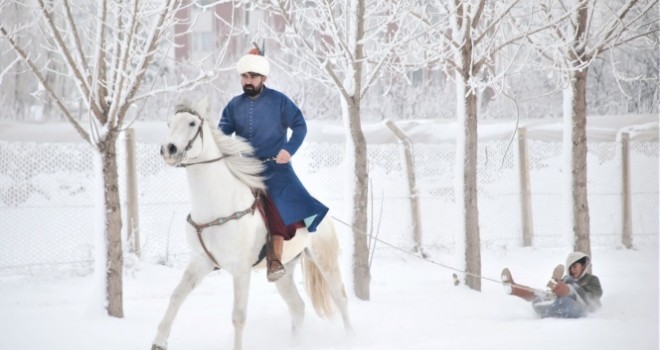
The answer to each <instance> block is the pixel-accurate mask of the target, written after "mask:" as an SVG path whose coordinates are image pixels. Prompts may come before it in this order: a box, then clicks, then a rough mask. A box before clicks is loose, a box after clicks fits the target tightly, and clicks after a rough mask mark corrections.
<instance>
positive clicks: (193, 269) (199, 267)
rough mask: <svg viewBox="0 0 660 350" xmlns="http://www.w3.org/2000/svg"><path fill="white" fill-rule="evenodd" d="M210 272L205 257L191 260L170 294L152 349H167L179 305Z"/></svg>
mask: <svg viewBox="0 0 660 350" xmlns="http://www.w3.org/2000/svg"><path fill="white" fill-rule="evenodd" d="M211 271H213V265H212V264H211V262H210V261H209V259H208V258H207V257H202V256H198V257H192V258H191V260H190V263H189V264H188V267H186V270H185V271H184V273H183V277H182V278H181V281H180V282H179V285H177V287H176V288H175V289H174V291H173V292H172V296H171V298H170V305H169V306H168V307H167V311H166V312H165V316H164V317H163V320H162V321H160V324H159V325H158V333H157V334H156V338H154V341H153V346H152V349H156V350H160V349H166V348H167V338H168V337H169V335H170V331H171V330H172V322H174V318H175V317H176V314H177V312H178V311H179V308H180V307H181V304H183V301H184V300H186V297H187V296H188V294H190V292H191V291H192V290H193V289H194V288H195V287H196V286H197V285H198V284H199V283H200V282H201V281H202V279H203V278H204V277H206V275H208V274H209V273H210V272H211Z"/></svg>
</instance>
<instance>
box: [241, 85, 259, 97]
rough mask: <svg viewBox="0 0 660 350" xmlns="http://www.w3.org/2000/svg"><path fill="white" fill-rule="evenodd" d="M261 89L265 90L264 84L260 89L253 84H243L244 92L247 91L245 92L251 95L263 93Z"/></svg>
mask: <svg viewBox="0 0 660 350" xmlns="http://www.w3.org/2000/svg"><path fill="white" fill-rule="evenodd" d="M261 90H263V85H261V86H259V88H258V89H257V88H256V87H255V86H254V85H252V84H245V85H243V92H245V94H246V95H248V96H250V97H254V96H257V95H259V94H260V93H261Z"/></svg>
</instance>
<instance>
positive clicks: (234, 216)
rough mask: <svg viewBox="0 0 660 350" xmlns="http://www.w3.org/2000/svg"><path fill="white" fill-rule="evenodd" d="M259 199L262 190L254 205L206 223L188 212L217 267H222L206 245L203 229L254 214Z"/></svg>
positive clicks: (204, 246)
mask: <svg viewBox="0 0 660 350" xmlns="http://www.w3.org/2000/svg"><path fill="white" fill-rule="evenodd" d="M259 199H261V192H256V193H255V195H254V202H252V205H251V206H250V207H249V208H247V209H245V210H241V211H237V212H235V213H233V214H231V215H229V216H223V217H219V218H217V219H215V220H213V221H210V222H207V223H205V224H198V223H196V222H195V221H193V219H192V216H191V214H188V217H187V218H186V221H188V223H189V224H190V225H191V226H192V227H193V228H195V231H197V238H198V239H199V243H200V244H201V245H202V248H203V249H204V252H205V253H206V255H208V257H209V258H210V259H211V261H213V263H214V264H215V265H216V266H217V267H220V264H219V263H218V261H217V260H216V259H215V257H214V256H213V254H211V252H210V251H209V250H208V248H207V247H206V244H204V240H203V239H202V231H204V229H205V228H208V227H211V226H221V225H223V224H225V223H227V222H228V221H231V220H238V219H240V218H242V217H244V216H245V215H247V214H254V211H255V210H256V209H257V207H258V205H259Z"/></svg>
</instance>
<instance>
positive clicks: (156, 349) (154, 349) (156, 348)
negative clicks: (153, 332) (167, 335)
mask: <svg viewBox="0 0 660 350" xmlns="http://www.w3.org/2000/svg"><path fill="white" fill-rule="evenodd" d="M151 350H167V348H166V347H164V346H160V345H156V344H152V345H151Z"/></svg>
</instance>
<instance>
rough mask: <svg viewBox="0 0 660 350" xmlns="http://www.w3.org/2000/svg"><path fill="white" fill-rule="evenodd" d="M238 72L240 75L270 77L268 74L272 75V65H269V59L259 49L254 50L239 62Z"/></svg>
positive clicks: (237, 64)
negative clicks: (249, 74) (249, 73)
mask: <svg viewBox="0 0 660 350" xmlns="http://www.w3.org/2000/svg"><path fill="white" fill-rule="evenodd" d="M236 71H238V74H243V73H248V72H252V73H258V74H261V75H263V76H268V73H270V63H268V59H267V58H266V57H265V56H263V55H262V54H261V52H260V51H259V50H258V49H252V50H250V52H249V53H248V54H247V55H245V56H243V57H241V59H240V60H238V63H236Z"/></svg>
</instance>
